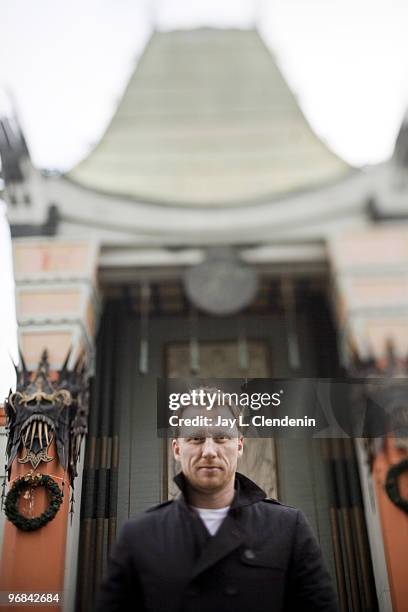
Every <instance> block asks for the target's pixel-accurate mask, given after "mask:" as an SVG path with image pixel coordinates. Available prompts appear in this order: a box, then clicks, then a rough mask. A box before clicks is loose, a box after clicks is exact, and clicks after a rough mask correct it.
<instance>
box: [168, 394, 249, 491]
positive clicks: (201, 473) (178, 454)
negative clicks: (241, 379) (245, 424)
mask: <svg viewBox="0 0 408 612" xmlns="http://www.w3.org/2000/svg"><path fill="white" fill-rule="evenodd" d="M198 415H201V416H207V417H208V416H210V417H211V418H212V423H213V425H211V426H204V427H202V426H198V427H195V426H194V427H193V426H191V427H186V428H183V427H182V428H181V431H180V436H182V437H179V438H177V439H175V440H173V453H174V457H175V459H176V461H179V462H180V464H181V470H182V472H183V473H184V475H185V476H186V478H187V480H188V482H189V484H190V486H191V487H193V489H195V490H197V491H200V492H202V493H207V492H208V493H211V492H219V491H222V490H223V489H224V488H226V487H228V485H229V484H230V483H231V480H233V479H234V477H235V472H236V470H237V462H238V458H239V457H241V455H242V452H243V444H244V441H243V437H242V436H241V435H239V431H238V430H237V429H236V427H234V428H230V427H228V426H224V425H216V423H217V422H218V419H219V417H221V418H226V419H231V418H233V415H232V413H231V411H230V410H229V408H228V407H227V406H223V407H219V408H214V409H213V410H211V411H206V410H205V409H203V408H202V407H193V406H191V407H188V408H186V409H185V410H184V411H183V413H182V417H183V418H184V419H186V418H193V417H196V416H198ZM183 429H184V431H183Z"/></svg>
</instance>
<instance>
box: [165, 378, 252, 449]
mask: <svg viewBox="0 0 408 612" xmlns="http://www.w3.org/2000/svg"><path fill="white" fill-rule="evenodd" d="M193 391H195V392H196V393H199V392H200V391H204V393H205V394H207V393H208V394H210V395H213V394H218V393H220V394H221V396H222V397H223V398H224V397H225V396H228V395H229V396H230V398H229V400H228V401H226V402H216V403H215V404H214V405H213V407H212V409H217V408H223V407H224V406H226V407H227V408H229V410H230V412H231V414H232V416H233V417H234V419H236V428H237V430H238V432H239V434H240V435H241V436H242V435H243V431H242V429H241V427H240V426H239V417H240V415H241V414H242V410H240V409H239V408H238V405H237V404H236V403H235V402H234V401H233V400H232V398H231V396H232V395H234V394H233V393H229V392H227V391H223V390H222V389H218V388H216V387H206V386H202V387H195V388H194V389H190V390H189V391H188V393H189V394H190V397H192V394H193ZM205 397H206V398H207V397H208V396H207V395H206V396H205ZM208 404H209V402H208V401H207V403H204V404H200V405H199V406H197V405H195V404H193V402H191V404H183V405H182V406H180V407H179V409H178V416H179V417H181V416H182V415H183V412H184V411H185V410H188V408H197V407H199V408H203V409H206V407H207V406H208ZM173 434H174V435H173V437H174V438H179V437H180V426H176V427H175V428H174V431H173Z"/></svg>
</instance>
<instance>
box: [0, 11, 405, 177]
mask: <svg viewBox="0 0 408 612" xmlns="http://www.w3.org/2000/svg"><path fill="white" fill-rule="evenodd" d="M0 15H1V22H2V28H1V30H2V32H1V36H0V58H2V59H1V61H0V87H2V86H3V87H5V88H7V90H8V91H9V92H12V94H13V96H14V99H15V101H16V104H17V106H18V109H19V114H20V118H21V120H22V122H23V124H24V128H25V131H26V136H27V139H28V143H29V146H30V149H31V152H32V155H33V158H34V161H35V162H36V164H38V165H39V166H42V167H57V168H61V169H68V168H69V167H71V166H72V165H74V164H75V163H76V162H77V161H78V160H79V159H80V158H81V157H83V156H85V155H86V154H87V153H88V152H89V150H90V148H91V147H92V145H93V144H95V143H96V142H97V141H98V139H99V137H100V135H101V132H102V130H103V129H104V127H105V126H106V124H107V122H108V121H109V118H110V116H111V115H112V113H113V112H114V110H115V107H116V105H117V103H118V100H119V99H120V96H121V92H122V91H123V88H124V86H125V84H126V81H127V79H128V78H129V76H130V74H131V72H132V70H133V68H134V66H135V63H136V61H137V58H138V56H139V54H140V52H141V50H142V48H143V46H144V44H145V42H146V40H147V38H148V37H149V34H150V32H151V29H152V24H153V23H155V24H156V26H158V27H160V28H174V27H195V26H199V25H218V26H239V27H247V26H251V25H254V24H256V25H257V27H258V28H259V30H260V31H261V33H262V35H263V37H264V39H265V40H266V42H267V44H268V45H269V46H270V47H271V49H272V50H273V51H274V53H275V56H276V57H277V60H278V62H279V65H280V67H281V69H282V70H283V72H284V74H285V76H286V78H287V79H288V81H289V83H290V84H291V86H292V88H293V89H294V91H295V93H296V95H297V96H298V99H299V101H300V104H301V106H302V108H303V110H304V112H305V114H306V116H307V117H308V119H309V121H310V122H311V124H312V126H313V127H314V129H315V130H316V132H317V133H318V134H319V135H320V136H321V137H322V138H323V139H324V140H325V141H327V142H328V144H329V145H330V146H331V147H332V148H333V149H334V150H335V151H336V152H337V153H339V154H340V155H341V156H342V157H344V158H345V159H346V160H347V161H348V162H350V163H352V164H355V165H363V164H366V163H375V162H378V161H380V160H383V159H385V158H386V157H388V156H389V155H390V154H391V152H392V148H393V144H394V140H395V137H396V133H397V130H398V128H399V125H400V122H401V119H402V116H403V114H404V110H405V108H406V106H407V105H408V36H407V32H408V2H407V0H155V1H153V0H87V1H85V2H84V0H36V1H35V2H33V1H32V0H0Z"/></svg>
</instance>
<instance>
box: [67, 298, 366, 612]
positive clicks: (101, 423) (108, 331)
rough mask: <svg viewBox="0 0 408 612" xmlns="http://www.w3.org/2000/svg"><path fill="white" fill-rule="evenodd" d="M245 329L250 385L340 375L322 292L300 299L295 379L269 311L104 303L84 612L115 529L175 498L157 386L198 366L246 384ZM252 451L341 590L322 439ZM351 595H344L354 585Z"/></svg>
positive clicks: (91, 440) (283, 335)
mask: <svg viewBox="0 0 408 612" xmlns="http://www.w3.org/2000/svg"><path fill="white" fill-rule="evenodd" d="M142 315H143V313H142ZM243 329H244V332H245V343H246V352H247V354H246V357H247V366H248V368H247V371H246V373H245V374H246V376H247V377H248V378H250V377H269V376H271V377H288V376H289V377H290V376H299V377H313V376H334V375H336V373H337V367H338V364H337V351H336V338H335V332H334V329H333V326H332V323H331V318H330V314H329V310H328V307H327V301H326V299H325V297H324V295H323V294H322V291H321V289H319V291H313V290H312V289H310V291H309V292H304V293H303V295H302V299H301V300H298V308H297V317H296V336H297V339H298V344H299V347H298V348H299V355H300V368H299V369H298V370H297V371H296V372H295V371H293V369H291V367H290V363H289V351H288V329H287V326H286V323H285V317H284V315H283V313H282V312H281V311H279V310H273V309H272V308H270V307H269V305H268V306H267V308H266V309H264V310H263V311H262V313H252V312H247V313H246V314H245V316H244V320H243V319H242V317H239V318H236V317H229V318H215V317H207V316H201V315H197V316H196V318H195V319H194V320H193V321H192V319H191V317H190V315H189V311H188V308H187V306H186V312H185V313H184V314H183V316H179V313H178V312H177V313H176V314H175V315H171V316H170V315H169V314H168V313H167V314H166V316H163V314H162V313H160V312H156V313H153V314H152V313H150V316H149V320H148V324H147V322H146V320H144V319H143V316H141V312H140V309H137V308H136V309H135V308H134V307H133V304H132V300H130V299H129V296H128V295H125V297H120V298H116V299H111V300H108V301H107V302H106V305H105V308H104V313H103V317H102V323H101V329H100V333H99V338H98V343H97V363H96V376H95V382H94V386H93V389H92V405H91V415H90V423H89V436H88V440H87V447H86V458H85V471H84V477H83V495H82V504H81V538H80V551H79V571H78V589H77V597H78V605H77V609H78V610H79V611H80V612H82V611H85V610H88V609H89V605H90V603H91V602H92V599H93V593H94V590H95V588H96V585H97V584H98V582H99V580H100V577H101V574H102V572H103V570H104V568H105V566H106V559H107V555H108V553H109V550H110V549H111V546H112V545H113V543H114V541H115V538H116V534H117V531H118V529H120V527H121V526H122V525H123V523H124V522H125V521H126V520H127V519H128V518H129V517H135V516H137V515H138V513H139V512H141V511H143V510H145V509H146V508H148V507H149V506H152V505H154V504H157V503H159V502H160V501H163V500H164V499H167V498H168V496H172V495H174V493H175V489H174V484H173V482H172V475H173V471H174V465H173V462H172V459H171V456H170V455H169V452H168V442H166V441H165V440H163V439H161V438H159V437H158V436H157V430H156V380H157V377H163V376H171V377H175V376H177V377H178V376H189V375H190V374H191V369H192V365H194V367H197V361H198V362H199V375H200V376H201V377H239V378H242V377H243V372H242V355H241V354H240V351H242V330H243ZM192 339H193V340H194V342H193V343H192ZM197 351H198V353H197ZM193 362H194V363H193ZM146 364H147V366H148V367H147V369H146ZM141 370H142V371H141ZM246 443H247V449H246V456H245V459H243V461H242V464H241V466H240V469H241V471H242V472H244V473H245V474H247V475H248V476H249V477H250V478H253V479H254V480H255V481H256V482H257V483H258V484H260V485H261V486H262V487H264V488H265V490H266V491H267V493H268V495H272V496H275V495H277V496H278V497H279V499H281V500H282V501H283V502H284V503H287V504H290V505H293V506H296V507H299V508H301V509H302V510H303V511H304V512H305V514H306V515H307V517H308V519H309V521H310V523H311V525H312V526H313V528H314V530H315V533H316V535H317V537H318V539H319V541H320V544H321V547H322V550H323V554H324V557H325V559H326V562H327V565H328V567H329V570H330V571H331V573H332V575H333V578H334V580H336V577H337V582H338V584H340V583H339V580H340V581H343V583H344V584H345V581H346V578H347V572H348V569H347V567H346V566H345V565H344V564H343V565H341V563H340V562H341V557H342V551H341V550H340V552H339V551H337V553H336V551H335V550H334V548H333V542H334V543H335V542H336V538H337V536H338V532H333V528H335V527H336V526H335V525H334V527H333V517H334V516H335V514H333V513H337V509H336V508H334V505H335V503H336V502H335V500H334V498H333V494H332V490H331V488H330V487H331V484H330V479H328V478H327V461H325V458H324V456H323V452H322V448H321V445H320V442H319V441H318V440H307V439H305V440H299V439H298V440H289V439H279V440H277V441H275V442H274V441H273V440H253V441H248V440H247V442H246ZM336 516H337V515H336ZM339 560H340V561H339ZM340 586H341V585H340ZM346 586H347V585H346ZM342 588H343V587H342ZM344 590H345V593H346V595H345V597H347V588H346V587H344ZM345 605H347V603H346V604H345ZM344 609H350V610H351V609H356V610H357V609H358V608H347V607H346V608H344Z"/></svg>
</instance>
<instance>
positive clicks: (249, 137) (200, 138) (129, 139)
mask: <svg viewBox="0 0 408 612" xmlns="http://www.w3.org/2000/svg"><path fill="white" fill-rule="evenodd" d="M349 171H350V168H349V166H347V164H346V163H345V162H344V161H342V160H341V159H339V158H338V157H337V156H336V155H334V154H333V153H332V152H331V151H330V150H329V149H328V148H327V147H326V146H325V145H324V144H323V143H322V142H321V141H320V140H319V139H318V138H317V136H316V135H315V134H314V132H313V131H312V130H311V128H310V127H309V125H308V123H307V121H306V120H305V118H304V116H303V114H302V112H301V111H300V109H299V106H298V104H297V102H296V100H295V98H294V96H293V94H292V93H291V91H290V90H289V87H288V85H287V84H286V82H285V80H284V79H283V77H282V75H281V73H280V72H279V70H278V68H277V66H276V63H275V61H274V59H273V57H272V55H271V53H270V52H269V50H268V49H267V47H266V46H265V45H264V43H263V42H262V40H261V38H260V36H259V35H258V33H257V32H256V31H255V30H216V29H207V28H203V29H197V30H191V31H189V30H185V31H173V32H157V33H154V34H153V36H152V38H151V39H150V41H149V43H148V45H147V47H146V49H145V51H144V53H143V55H142V57H141V59H140V61H139V63H138V65H137V68H136V70H135V71H134V73H133V75H132V77H131V79H130V82H129V84H128V86H127V89H126V91H125V93H124V95H123V98H122V101H121V102H120V104H119V106H118V108H117V111H116V113H115V115H114V117H113V119H112V121H111V123H110V125H109V127H108V128H107V130H106V132H105V134H104V135H103V137H102V139H101V141H100V142H99V144H98V145H97V146H96V148H95V149H94V150H93V151H92V153H91V154H90V155H89V156H88V157H87V158H86V159H85V160H84V161H82V162H81V163H79V164H78V165H77V166H76V167H75V168H74V169H73V170H71V172H69V173H68V177H69V178H71V179H73V180H75V181H76V182H78V183H80V184H82V185H84V186H86V187H89V188H91V189H94V190H98V191H103V192H107V193H109V194H116V195H122V196H127V197H131V198H133V199H136V200H151V201H157V202H160V203H163V204H166V203H167V204H183V205H191V206H194V205H196V206H197V205H198V206H199V205H205V206H217V205H228V204H246V203H250V202H251V201H259V200H268V199H270V198H273V197H276V196H281V195H284V194H287V193H290V192H293V191H299V190H304V189H309V188H313V187H318V186H320V185H322V184H324V183H328V182H331V181H335V180H337V179H340V178H342V177H344V176H345V175H346V174H347V173H348V172H349Z"/></svg>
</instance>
